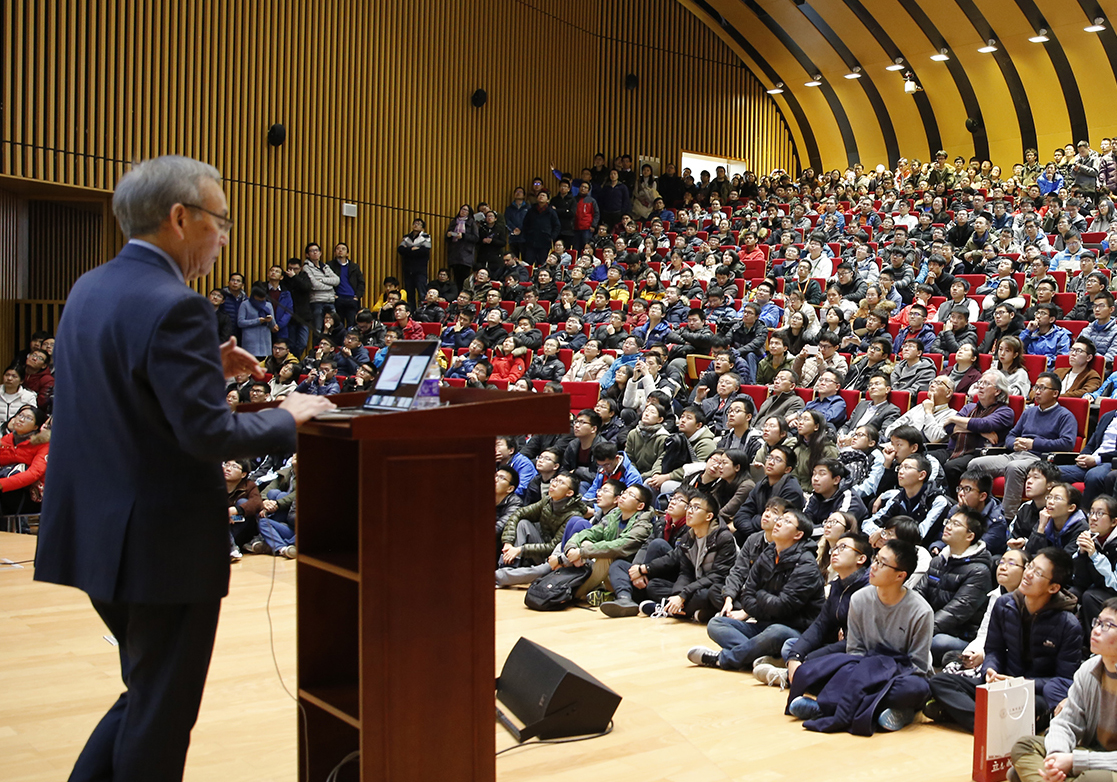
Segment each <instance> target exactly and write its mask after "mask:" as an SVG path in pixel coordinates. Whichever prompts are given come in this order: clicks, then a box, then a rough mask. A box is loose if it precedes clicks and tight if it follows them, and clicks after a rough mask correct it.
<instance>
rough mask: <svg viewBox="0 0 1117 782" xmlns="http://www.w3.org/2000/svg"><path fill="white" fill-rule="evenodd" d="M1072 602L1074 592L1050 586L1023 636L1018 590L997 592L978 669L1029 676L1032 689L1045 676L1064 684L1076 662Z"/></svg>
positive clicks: (1078, 637) (1078, 635) (1077, 631)
mask: <svg viewBox="0 0 1117 782" xmlns="http://www.w3.org/2000/svg"><path fill="white" fill-rule="evenodd" d="M1077 607H1078V600H1077V599H1076V598H1075V597H1074V595H1072V594H1070V593H1068V592H1065V591H1060V592H1056V593H1055V594H1054V595H1052V596H1051V599H1050V600H1048V601H1047V605H1045V606H1044V607H1043V608H1041V609H1040V610H1039V611H1037V612H1036V614H1035V616H1033V617H1032V621H1031V634H1030V636H1029V637H1025V636H1024V613H1025V612H1026V611H1027V609H1026V608H1025V607H1024V596H1023V595H1021V594H1020V593H1019V592H1010V593H1009V594H1007V595H1001V596H1000V597H999V598H997V602H996V603H994V604H993V613H992V615H991V616H990V617H989V630H988V632H987V633H986V636H985V662H984V664H983V666H982V672H983V673H984V672H985V671H986V670H989V669H993V670H994V671H996V672H997V673H1000V674H1004V675H1006V676H1023V677H1025V678H1027V679H1034V680H1035V687H1036V694H1039V693H1040V692H1041V691H1042V690H1043V688H1044V686H1046V685H1047V683H1048V681H1050V680H1051V679H1056V678H1057V679H1064V680H1066V685H1067V686H1068V687H1069V686H1070V683H1071V681H1070V680H1071V679H1072V678H1074V672H1075V670H1077V668H1078V666H1079V664H1080V663H1081V662H1082V625H1081V624H1079V622H1078V619H1077V618H1075V615H1074V611H1075V609H1076V608H1077ZM936 629H937V627H936ZM1025 643H1027V645H1028V646H1027V649H1028V651H1027V652H1025V651H1024V649H1025V646H1024V644H1025ZM1054 707H1055V704H1054V703H1051V704H1048V708H1054Z"/></svg>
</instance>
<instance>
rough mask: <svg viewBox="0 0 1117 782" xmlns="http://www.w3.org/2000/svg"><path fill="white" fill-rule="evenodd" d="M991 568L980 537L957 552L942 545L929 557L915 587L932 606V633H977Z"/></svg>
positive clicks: (964, 636)
mask: <svg viewBox="0 0 1117 782" xmlns="http://www.w3.org/2000/svg"><path fill="white" fill-rule="evenodd" d="M993 571H994V565H993V557H992V556H990V554H989V551H988V550H987V549H986V548H985V544H984V543H982V542H981V541H978V542H977V543H974V544H973V545H972V546H970V547H969V548H968V549H966V550H965V551H964V552H963V553H962V554H960V555H958V556H953V555H951V553H950V550H949V549H943V551H942V553H941V554H939V555H938V556H937V557H935V558H934V559H932V560H931V565H930V567H928V568H927V575H926V577H924V579H923V580H922V581H921V582H919V585H918V586H917V587H916V588H915V591H916V592H918V593H919V594H921V595H922V596H923V597H924V598H925V599H926V600H927V602H928V603H929V604H930V606H931V608H932V609H934V611H935V632H936V633H946V634H947V635H953V636H956V637H958V638H962V639H964V640H967V641H968V640H971V639H973V637H974V636H976V635H977V628H978V627H979V626H980V625H981V619H982V617H983V616H984V615H985V607H986V605H987V603H988V598H989V590H990V589H992V588H993V582H994V577H993Z"/></svg>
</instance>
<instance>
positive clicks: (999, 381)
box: [981, 369, 1011, 403]
mask: <svg viewBox="0 0 1117 782" xmlns="http://www.w3.org/2000/svg"><path fill="white" fill-rule="evenodd" d="M981 379H982V380H984V381H985V382H986V383H992V384H993V385H995V386H996V387H997V401H998V402H1001V403H1007V402H1008V396H1009V394H1010V393H1011V392H1010V390H1009V387H1008V378H1007V377H1005V373H1004V372H1001V371H1000V370H999V369H987V370H985V371H984V372H983V373H982V374H981Z"/></svg>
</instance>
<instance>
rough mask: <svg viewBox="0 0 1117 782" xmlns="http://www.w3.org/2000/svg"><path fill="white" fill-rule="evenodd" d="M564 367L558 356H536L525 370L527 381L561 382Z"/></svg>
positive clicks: (564, 371) (564, 370) (564, 372)
mask: <svg viewBox="0 0 1117 782" xmlns="http://www.w3.org/2000/svg"><path fill="white" fill-rule="evenodd" d="M564 374H566V365H565V364H563V363H562V359H560V358H559V357H558V356H551V357H550V358H548V357H547V356H536V357H535V358H534V359H533V360H532V362H531V366H530V367H528V368H527V378H528V380H562V376H563V375H564Z"/></svg>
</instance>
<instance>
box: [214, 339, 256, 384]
mask: <svg viewBox="0 0 1117 782" xmlns="http://www.w3.org/2000/svg"><path fill="white" fill-rule="evenodd" d="M221 369H222V370H223V371H224V372H225V377H232V376H233V375H239V374H240V373H241V372H247V373H248V374H250V375H252V378H253V379H254V380H263V379H264V368H263V367H262V366H260V362H259V361H257V360H256V357H255V356H254V355H252V354H251V353H249V352H248V351H247V350H245V349H244V348H238V347H237V338H236V337H229V341H228V342H222V343H221Z"/></svg>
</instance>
